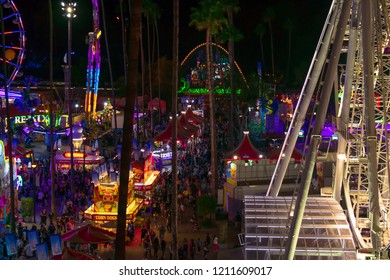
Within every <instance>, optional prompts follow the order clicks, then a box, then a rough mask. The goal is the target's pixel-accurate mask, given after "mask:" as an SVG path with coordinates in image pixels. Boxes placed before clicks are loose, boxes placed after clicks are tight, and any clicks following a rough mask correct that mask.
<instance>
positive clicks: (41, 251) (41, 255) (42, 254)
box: [37, 242, 49, 260]
mask: <svg viewBox="0 0 390 280" xmlns="http://www.w3.org/2000/svg"><path fill="white" fill-rule="evenodd" d="M37 257H38V260H48V259H49V246H47V243H46V242H45V243H39V244H37Z"/></svg>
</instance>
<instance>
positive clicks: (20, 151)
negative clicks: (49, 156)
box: [5, 145, 34, 158]
mask: <svg viewBox="0 0 390 280" xmlns="http://www.w3.org/2000/svg"><path fill="white" fill-rule="evenodd" d="M33 154H34V151H33V150H30V149H25V148H23V147H22V146H20V145H16V146H15V147H13V148H12V156H14V157H18V158H25V157H27V156H28V155H29V156H33ZM5 155H6V156H8V145H7V146H5Z"/></svg>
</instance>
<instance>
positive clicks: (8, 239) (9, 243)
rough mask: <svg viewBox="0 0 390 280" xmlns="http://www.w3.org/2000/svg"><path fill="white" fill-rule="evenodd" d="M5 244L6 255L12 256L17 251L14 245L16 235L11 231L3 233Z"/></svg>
mask: <svg viewBox="0 0 390 280" xmlns="http://www.w3.org/2000/svg"><path fill="white" fill-rule="evenodd" d="M4 238H5V245H6V247H7V255H8V256H12V255H16V254H17V253H18V250H17V245H16V236H15V235H14V234H13V233H7V234H6V235H5V237H4Z"/></svg>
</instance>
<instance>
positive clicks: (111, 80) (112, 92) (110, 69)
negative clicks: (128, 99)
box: [83, 0, 118, 172]
mask: <svg viewBox="0 0 390 280" xmlns="http://www.w3.org/2000/svg"><path fill="white" fill-rule="evenodd" d="M100 6H101V7H102V17H103V33H104V40H105V43H106V53H107V62H108V71H109V73H110V86H111V99H112V105H113V108H114V116H113V118H114V129H115V131H114V143H115V144H114V145H115V147H116V146H117V145H118V121H117V116H116V98H115V91H114V78H113V74H112V66H111V56H110V48H109V45H108V37H107V33H108V32H107V28H106V13H105V9H104V1H103V0H100ZM83 172H85V170H83Z"/></svg>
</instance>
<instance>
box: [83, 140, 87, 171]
mask: <svg viewBox="0 0 390 280" xmlns="http://www.w3.org/2000/svg"><path fill="white" fill-rule="evenodd" d="M86 140H87V137H85V136H83V143H84V158H83V174H85V158H86V156H87V155H86V154H85V146H86V145H85V141H86Z"/></svg>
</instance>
